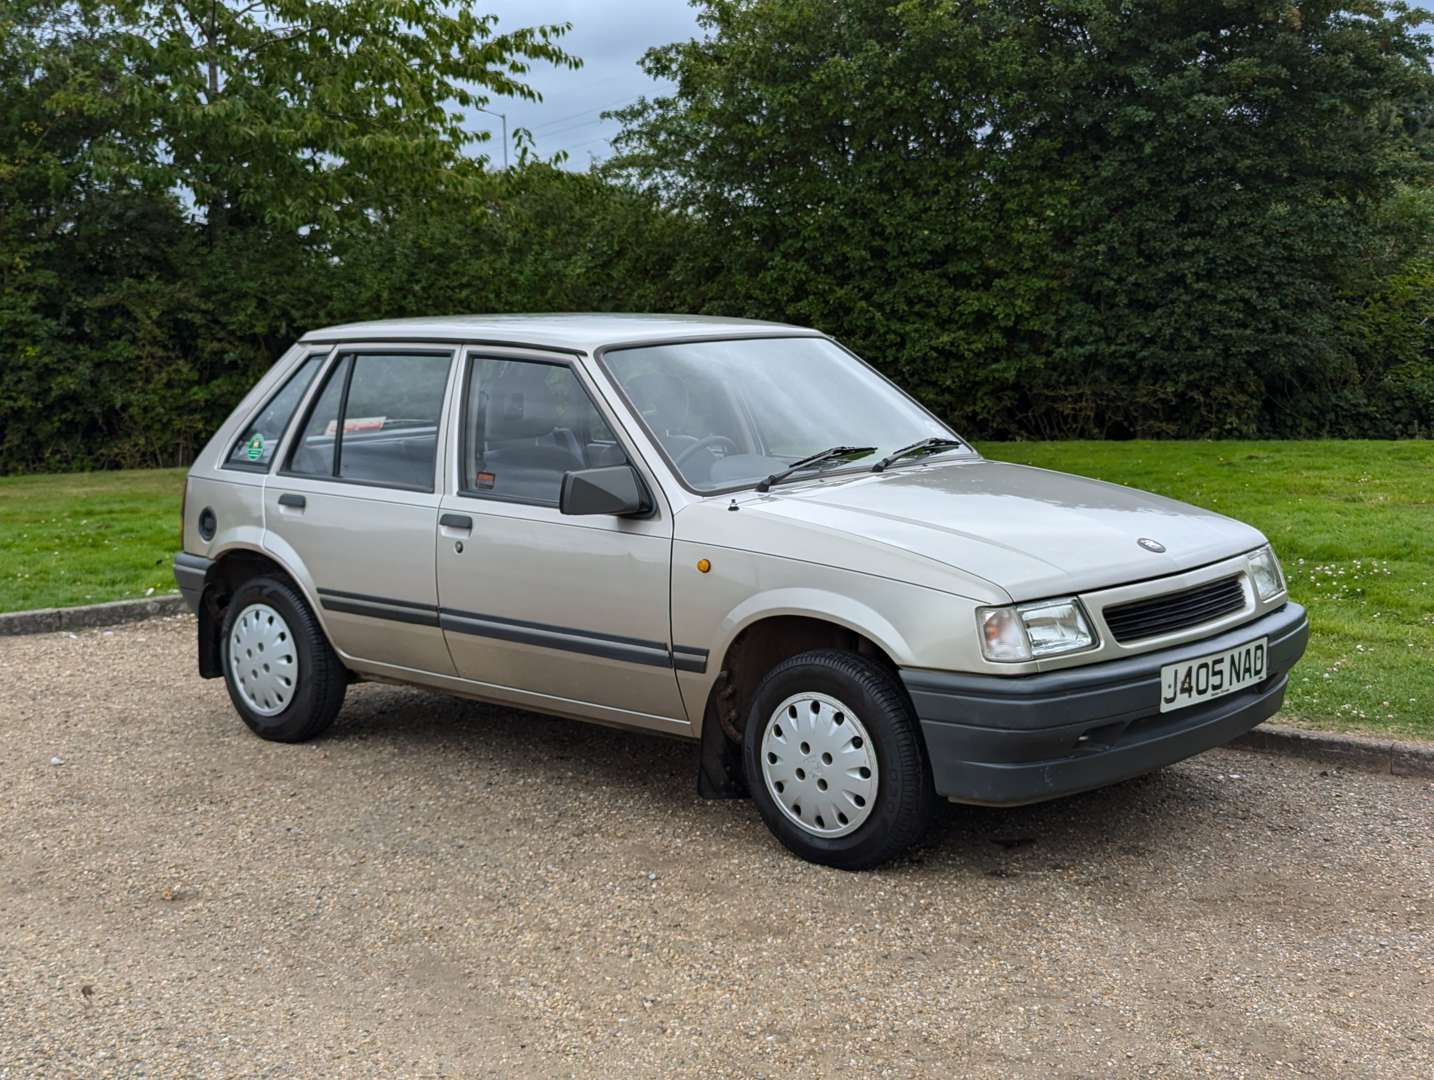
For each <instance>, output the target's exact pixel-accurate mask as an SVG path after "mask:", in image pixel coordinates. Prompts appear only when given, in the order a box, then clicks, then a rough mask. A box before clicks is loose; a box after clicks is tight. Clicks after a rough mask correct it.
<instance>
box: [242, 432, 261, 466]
mask: <svg viewBox="0 0 1434 1080" xmlns="http://www.w3.org/2000/svg"><path fill="white" fill-rule="evenodd" d="M244 454H245V456H246V457H247V458H248V459H249V460H250V461H258V460H259V459H260V458H261V457H263V456H264V436H262V435H260V434H259V433H258V432H255V433H254V435H253V436H252V437H251V438H250V439H249V445H248V447H247V449H246V450H245V451H244Z"/></svg>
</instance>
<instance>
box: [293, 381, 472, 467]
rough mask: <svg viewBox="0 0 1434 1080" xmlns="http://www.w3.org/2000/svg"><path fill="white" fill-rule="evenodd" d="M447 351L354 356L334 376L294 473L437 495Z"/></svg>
mask: <svg viewBox="0 0 1434 1080" xmlns="http://www.w3.org/2000/svg"><path fill="white" fill-rule="evenodd" d="M451 360H452V356H451V354H449V353H354V354H349V355H346V356H343V357H342V358H341V359H340V360H339V362H338V363H337V364H335V366H334V368H333V370H332V371H331V373H330V375H329V378H328V382H327V383H326V384H325V386H324V390H323V393H322V394H320V395H319V399H318V401H317V402H315V404H314V408H313V410H312V411H311V412H310V414H309V419H308V422H307V423H306V424H305V425H304V432H303V436H302V438H301V439H300V440H299V442H298V443H297V444H296V446H295V448H294V454H293V457H292V459H291V464H290V470H291V471H292V472H295V473H299V474H301V475H306V476H332V477H337V478H339V479H343V480H349V481H353V482H355V483H363V484H373V485H375V486H378V487H397V488H410V489H414V490H419V491H432V490H433V469H434V464H435V462H436V459H437V456H438V423H439V417H440V415H441V413H442V411H443V396H444V392H445V390H446V388H447V385H448V369H449V366H450V363H451Z"/></svg>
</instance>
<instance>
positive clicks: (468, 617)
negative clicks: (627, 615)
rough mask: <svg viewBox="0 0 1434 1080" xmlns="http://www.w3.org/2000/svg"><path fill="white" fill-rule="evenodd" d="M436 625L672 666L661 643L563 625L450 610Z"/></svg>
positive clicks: (570, 650) (636, 661) (563, 648)
mask: <svg viewBox="0 0 1434 1080" xmlns="http://www.w3.org/2000/svg"><path fill="white" fill-rule="evenodd" d="M439 625H440V626H442V627H443V629H445V630H450V631H452V632H454V633H458V634H475V635H477V636H478V637H487V638H494V639H496V640H498V641H516V642H519V643H521V644H524V645H539V646H542V647H543V648H547V649H561V650H563V651H564V652H575V653H583V654H584V655H586V656H601V657H603V658H604V659H606V660H625V661H627V662H628V663H630V664H647V665H650V666H652V667H670V666H671V665H672V654H671V653H669V652H668V651H667V645H666V644H665V643H663V642H660V641H643V640H641V639H640V638H623V637H616V636H613V635H608V634H594V633H591V632H589V631H585V630H573V629H569V628H567V627H562V626H547V625H544V624H542V623H529V622H520V621H518V620H516V619H499V618H497V617H495V616H492V615H478V614H474V613H472V612H457V611H449V610H447V609H446V608H445V609H444V610H443V611H442V612H440V613H439Z"/></svg>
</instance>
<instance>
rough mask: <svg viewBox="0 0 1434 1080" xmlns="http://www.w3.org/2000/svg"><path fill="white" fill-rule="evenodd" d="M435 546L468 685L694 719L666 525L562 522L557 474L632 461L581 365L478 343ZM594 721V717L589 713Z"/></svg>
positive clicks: (650, 717) (653, 720) (657, 510)
mask: <svg viewBox="0 0 1434 1080" xmlns="http://www.w3.org/2000/svg"><path fill="white" fill-rule="evenodd" d="M452 422H454V423H456V424H458V426H459V428H460V430H459V438H458V440H457V442H456V445H455V449H456V451H457V453H456V460H455V464H454V467H453V468H451V469H449V470H448V483H447V487H448V489H449V493H448V494H445V496H444V498H443V503H442V507H441V510H442V514H441V517H440V527H439V539H438V592H439V599H440V602H441V610H442V624H443V628H444V632H445V634H446V636H447V639H448V648H449V651H450V652H451V654H452V656H453V660H454V663H455V664H456V666H457V668H458V673H459V674H460V675H461V676H463V677H464V678H466V679H472V680H476V681H478V682H482V683H486V684H489V685H491V686H495V687H504V688H509V689H513V690H518V691H523V692H525V693H531V694H541V695H543V696H544V697H546V698H548V699H550V701H549V702H548V704H549V706H550V707H553V708H554V709H555V711H559V712H563V711H569V712H570V711H579V712H582V711H584V710H582V709H578V710H574V709H572V708H571V706H570V705H569V706H567V707H564V706H563V705H562V702H567V703H582V704H586V705H591V706H597V707H600V708H602V709H610V710H619V711H621V712H622V713H625V714H627V716H626V717H625V719H626V720H629V721H631V722H634V723H638V724H646V725H647V726H652V727H658V728H672V727H676V726H678V725H680V726H681V727H683V728H685V727H686V724H687V719H686V713H685V711H684V710H683V705H682V699H681V697H680V695H679V693H678V688H677V679H676V673H675V671H674V669H673V660H672V649H671V639H670V629H671V623H670V611H669V600H668V589H669V579H670V560H671V552H672V518H671V514H670V511H669V510H668V508H667V506H666V504H665V503H664V502H663V500H662V498H661V497H660V495H659V494H658V493H657V490H656V486H655V485H654V484H652V483H651V478H650V477H648V478H647V483H648V486H649V487H650V488H652V492H653V501H654V502H655V504H656V505H655V506H654V509H653V512H652V514H651V515H649V516H647V517H642V518H630V517H615V516H603V515H594V516H583V517H568V516H564V515H563V514H562V513H561V512H560V511H559V509H558V494H559V490H560V487H561V484H562V477H563V474H564V473H565V472H567V471H570V470H576V469H582V468H596V467H600V466H611V465H620V464H624V463H627V462H629V461H631V460H632V456H631V454H630V452H629V451H628V449H626V448H625V446H624V445H623V443H622V442H620V441H619V440H618V438H617V437H616V436H615V435H614V429H613V427H612V426H610V424H609V422H608V420H607V419H606V418H605V417H604V415H603V414H602V412H601V411H600V410H599V408H598V407H597V405H596V404H595V401H594V398H593V396H592V394H591V393H590V391H589V389H588V387H587V386H586V385H585V383H584V381H583V379H582V377H581V374H580V372H579V369H578V368H577V366H576V364H575V362H574V361H571V360H567V359H558V358H556V357H549V358H542V357H534V356H523V357H518V356H513V355H507V356H505V355H501V354H498V355H493V354H489V353H484V352H478V351H470V353H469V355H468V356H467V357H466V362H465V380H464V388H463V392H462V395H461V397H460V399H459V402H458V403H457V405H456V407H455V408H454V409H453V410H452ZM589 715H595V714H594V713H592V712H591V711H589Z"/></svg>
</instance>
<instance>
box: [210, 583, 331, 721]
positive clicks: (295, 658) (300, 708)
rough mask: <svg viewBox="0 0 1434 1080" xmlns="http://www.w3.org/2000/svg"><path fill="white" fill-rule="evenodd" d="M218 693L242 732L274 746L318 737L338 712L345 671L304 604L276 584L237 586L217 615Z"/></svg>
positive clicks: (284, 585)
mask: <svg viewBox="0 0 1434 1080" xmlns="http://www.w3.org/2000/svg"><path fill="white" fill-rule="evenodd" d="M221 633H222V636H221V638H220V657H221V660H222V663H223V667H224V685H225V687H226V688H227V689H228V691H229V700H230V701H232V702H233V703H234V708H235V710H236V711H237V712H238V713H239V716H240V718H241V719H243V721H244V723H246V724H247V725H249V730H251V731H252V732H254V734H255V735H258V736H259V737H260V738H262V739H270V740H273V741H274V742H303V741H305V740H306V739H312V738H314V737H315V736H318V735H321V734H323V733H324V732H325V731H326V730H328V728H329V725H331V724H332V723H333V722H334V718H335V717H337V716H338V714H339V709H341V708H342V707H343V703H344V691H345V690H346V689H347V685H348V671H347V669H345V667H344V665H343V663H342V661H340V660H339V658H338V654H337V653H335V652H334V650H333V646H331V645H330V644H329V641H328V638H327V637H326V636H325V635H324V631H323V627H321V626H320V625H319V620H318V618H317V617H316V616H315V615H314V613H313V611H312V609H311V608H310V607H309V605H308V603H307V602H306V601H305V600H304V598H303V596H301V595H300V594H299V592H298V590H297V589H295V588H294V587H293V586H292V585H291V584H289V583H288V582H286V581H281V580H279V579H278V578H272V577H258V578H253V579H251V580H249V581H247V582H245V583H244V584H243V585H241V586H240V587H239V588H238V589H237V590H236V591H235V593H234V595H233V596H232V597H231V598H230V600H229V605H228V607H227V608H226V609H225V611H224V620H223V624H222V631H221Z"/></svg>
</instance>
